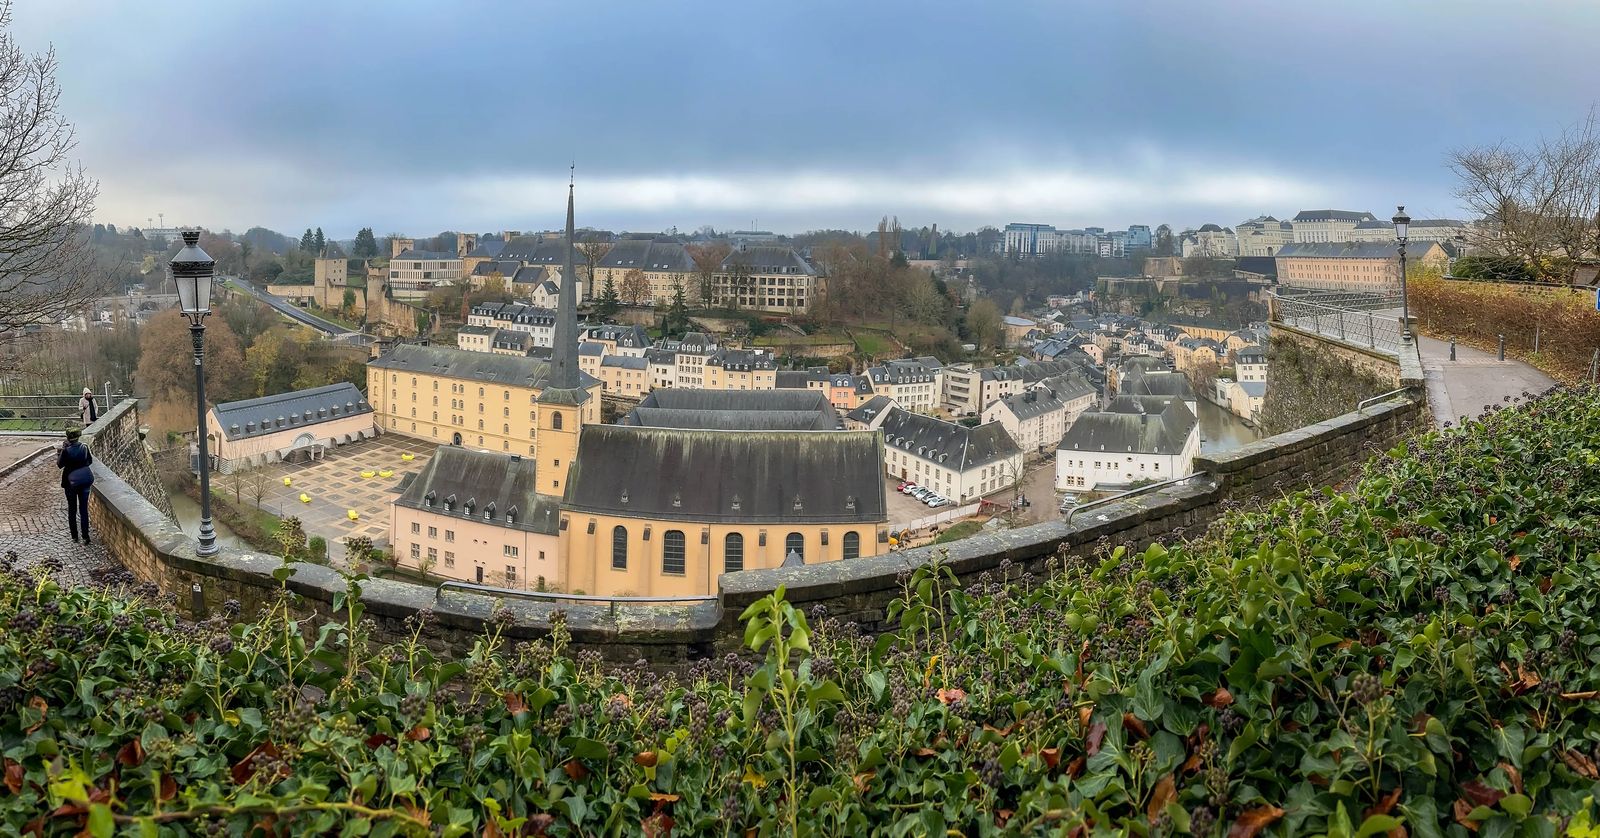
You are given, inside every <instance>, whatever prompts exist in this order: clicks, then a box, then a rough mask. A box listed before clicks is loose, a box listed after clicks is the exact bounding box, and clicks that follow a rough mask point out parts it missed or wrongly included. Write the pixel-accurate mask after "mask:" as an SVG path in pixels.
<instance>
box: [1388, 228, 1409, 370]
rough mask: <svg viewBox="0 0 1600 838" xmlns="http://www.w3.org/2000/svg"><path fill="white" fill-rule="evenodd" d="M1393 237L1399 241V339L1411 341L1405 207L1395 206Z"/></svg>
mask: <svg viewBox="0 0 1600 838" xmlns="http://www.w3.org/2000/svg"><path fill="white" fill-rule="evenodd" d="M1390 220H1391V221H1393V222H1394V238H1395V241H1398V242H1399V243H1400V339H1401V340H1403V341H1405V342H1406V343H1410V342H1411V298H1410V297H1408V296H1407V295H1406V229H1407V228H1408V227H1410V226H1411V216H1409V215H1406V208H1405V207H1395V212H1394V218H1392V219H1390Z"/></svg>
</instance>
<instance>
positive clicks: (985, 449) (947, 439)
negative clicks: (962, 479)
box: [880, 407, 1022, 472]
mask: <svg viewBox="0 0 1600 838" xmlns="http://www.w3.org/2000/svg"><path fill="white" fill-rule="evenodd" d="M880 427H881V429H882V431H883V444H884V445H885V446H886V447H887V446H893V447H895V448H899V449H900V450H902V451H905V452H907V453H909V454H911V455H912V456H914V457H918V458H920V459H922V460H926V461H928V462H931V463H934V464H936V465H939V466H941V467H943V468H949V469H953V470H955V471H957V472H962V471H966V470H968V469H973V468H977V467H978V466H982V465H988V464H989V463H992V462H996V461H998V460H1004V459H1006V458H1007V457H1010V456H1014V455H1016V454H1020V453H1021V452H1022V449H1020V448H1018V447H1017V443H1016V441H1015V440H1013V439H1012V438H1011V435H1010V434H1008V433H1006V429H1005V428H1004V427H1003V426H1001V424H1000V423H999V422H988V423H985V424H982V425H979V426H978V427H976V428H969V427H967V426H966V425H958V424H955V423H953V422H946V421H944V420H942V419H935V418H933V417H932V416H923V415H922V414H920V413H912V412H910V411H906V410H901V409H900V408H898V407H897V408H894V409H892V410H890V411H889V415H888V416H886V417H884V420H883V425H881V426H880Z"/></svg>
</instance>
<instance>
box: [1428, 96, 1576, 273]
mask: <svg viewBox="0 0 1600 838" xmlns="http://www.w3.org/2000/svg"><path fill="white" fill-rule="evenodd" d="M1449 166H1450V169H1451V171H1453V172H1454V173H1455V175H1456V177H1457V178H1458V179H1459V181H1460V183H1459V184H1458V185H1457V188H1456V195H1457V196H1458V197H1459V198H1460V199H1461V200H1462V202H1463V203H1464V204H1465V205H1466V206H1467V207H1468V208H1469V209H1471V210H1472V211H1473V212H1474V213H1475V214H1477V215H1478V216H1480V218H1481V219H1482V220H1481V222H1480V223H1478V224H1474V225H1472V226H1471V227H1469V239H1470V241H1469V243H1470V244H1471V245H1472V247H1473V249H1474V250H1481V251H1483V252H1487V253H1493V254H1497V255H1502V256H1511V257H1514V258H1517V259H1520V260H1522V261H1523V262H1525V263H1526V264H1527V265H1528V267H1529V268H1530V269H1531V270H1532V271H1533V272H1534V275H1535V276H1538V277H1539V278H1541V279H1544V280H1546V281H1554V282H1570V281H1571V280H1572V276H1573V273H1572V268H1573V265H1574V263H1575V262H1576V261H1577V260H1578V259H1581V258H1584V257H1586V256H1589V255H1592V254H1593V253H1594V251H1595V250H1596V248H1597V245H1600V241H1597V230H1600V124H1597V122H1596V115H1595V113H1594V112H1592V111H1591V112H1590V114H1589V116H1588V117H1587V118H1586V119H1584V120H1583V121H1582V122H1579V123H1576V124H1574V125H1572V126H1569V127H1567V128H1565V129H1564V130H1562V132H1561V133H1560V134H1559V135H1558V136H1556V137H1554V138H1547V139H1543V140H1540V141H1539V143H1538V144H1537V145H1535V146H1532V147H1520V146H1514V145H1510V144H1507V143H1500V144H1497V145H1492V146H1480V147H1476V148H1467V149H1458V150H1456V151H1454V152H1451V154H1450V156H1449Z"/></svg>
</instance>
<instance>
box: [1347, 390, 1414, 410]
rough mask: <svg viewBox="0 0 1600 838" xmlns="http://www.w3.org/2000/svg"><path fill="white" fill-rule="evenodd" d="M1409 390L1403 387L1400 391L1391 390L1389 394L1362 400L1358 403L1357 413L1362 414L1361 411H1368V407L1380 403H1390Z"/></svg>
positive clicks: (1380, 394)
mask: <svg viewBox="0 0 1600 838" xmlns="http://www.w3.org/2000/svg"><path fill="white" fill-rule="evenodd" d="M1408 389H1409V388H1406V387H1401V388H1400V389H1398V390H1390V391H1389V392H1387V393H1379V394H1378V395H1376V396H1373V397H1372V398H1370V399H1362V400H1361V401H1360V402H1358V403H1357V404H1356V412H1357V413H1360V412H1361V411H1363V410H1366V409H1367V405H1369V404H1377V403H1378V402H1384V401H1388V400H1389V399H1392V398H1394V397H1395V396H1398V395H1400V394H1401V393H1405V392H1407V391H1408Z"/></svg>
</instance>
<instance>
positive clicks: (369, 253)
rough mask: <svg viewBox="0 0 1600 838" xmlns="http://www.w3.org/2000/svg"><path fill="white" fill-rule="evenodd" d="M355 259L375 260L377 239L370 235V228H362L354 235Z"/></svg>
mask: <svg viewBox="0 0 1600 838" xmlns="http://www.w3.org/2000/svg"><path fill="white" fill-rule="evenodd" d="M355 251H356V258H357V259H376V258H377V256H378V238H377V237H376V236H374V235H372V228H371V227H362V228H361V231H360V232H358V233H356V248H355Z"/></svg>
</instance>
